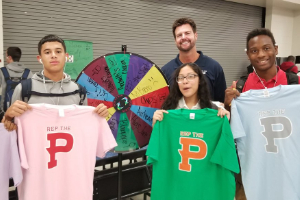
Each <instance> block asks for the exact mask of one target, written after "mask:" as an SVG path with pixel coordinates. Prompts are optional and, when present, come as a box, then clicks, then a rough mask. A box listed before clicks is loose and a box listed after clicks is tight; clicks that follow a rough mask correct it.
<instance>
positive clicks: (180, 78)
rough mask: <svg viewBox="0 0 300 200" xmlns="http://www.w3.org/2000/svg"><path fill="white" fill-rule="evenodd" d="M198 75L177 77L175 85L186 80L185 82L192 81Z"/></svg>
mask: <svg viewBox="0 0 300 200" xmlns="http://www.w3.org/2000/svg"><path fill="white" fill-rule="evenodd" d="M197 76H198V75H197V74H188V75H187V76H178V77H177V78H176V81H177V83H183V81H184V79H185V78H186V80H187V81H193V80H194V79H195V78H196V77H197Z"/></svg>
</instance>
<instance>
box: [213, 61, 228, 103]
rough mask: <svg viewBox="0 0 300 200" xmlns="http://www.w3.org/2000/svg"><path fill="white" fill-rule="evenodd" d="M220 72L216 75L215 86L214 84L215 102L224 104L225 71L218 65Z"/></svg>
mask: <svg viewBox="0 0 300 200" xmlns="http://www.w3.org/2000/svg"><path fill="white" fill-rule="evenodd" d="M218 68H219V70H218V72H217V74H216V79H215V84H214V96H215V98H214V101H220V102H224V98H225V90H226V81H225V75H224V71H223V69H222V67H221V65H220V64H218Z"/></svg>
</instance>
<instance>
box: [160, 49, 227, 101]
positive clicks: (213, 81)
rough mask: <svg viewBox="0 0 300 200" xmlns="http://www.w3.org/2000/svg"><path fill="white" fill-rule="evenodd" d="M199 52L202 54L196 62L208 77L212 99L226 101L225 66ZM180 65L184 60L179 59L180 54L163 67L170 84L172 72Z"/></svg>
mask: <svg viewBox="0 0 300 200" xmlns="http://www.w3.org/2000/svg"><path fill="white" fill-rule="evenodd" d="M197 52H198V53H199V54H200V56H199V58H198V59H197V60H196V62H195V63H196V64H197V65H198V66H199V67H200V68H201V70H202V72H203V74H204V75H205V77H206V82H207V85H208V89H209V91H210V95H211V98H212V100H213V101H220V102H224V97H225V90H226V81H225V75H224V71H223V68H222V67H221V65H220V64H219V63H218V62H217V61H215V60H214V59H212V58H210V57H208V56H206V55H204V54H203V53H202V52H201V51H197ZM180 65H182V62H181V61H180V60H179V54H178V55H177V56H176V58H175V59H173V60H171V61H170V62H168V63H167V64H166V65H165V66H163V67H162V68H161V70H162V71H163V72H164V74H165V76H166V78H167V79H168V81H169V83H170V85H171V84H172V82H171V79H172V74H173V72H174V71H175V70H176V69H177V68H178V67H179V66H180Z"/></svg>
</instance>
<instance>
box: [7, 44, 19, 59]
mask: <svg viewBox="0 0 300 200" xmlns="http://www.w3.org/2000/svg"><path fill="white" fill-rule="evenodd" d="M6 54H7V56H11V58H12V60H13V61H14V62H19V61H20V59H21V56H22V51H21V49H20V48H19V47H8V48H7V50H6Z"/></svg>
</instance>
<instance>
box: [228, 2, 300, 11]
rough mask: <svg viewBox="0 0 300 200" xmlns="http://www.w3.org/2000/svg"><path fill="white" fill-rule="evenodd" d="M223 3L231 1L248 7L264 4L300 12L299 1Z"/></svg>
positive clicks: (264, 5) (263, 5)
mask: <svg viewBox="0 0 300 200" xmlns="http://www.w3.org/2000/svg"><path fill="white" fill-rule="evenodd" d="M225 1H232V2H236V3H243V4H248V5H254V6H260V7H266V4H267V3H268V4H269V5H271V6H276V7H280V8H287V9H290V10H299V11H300V0H225Z"/></svg>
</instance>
